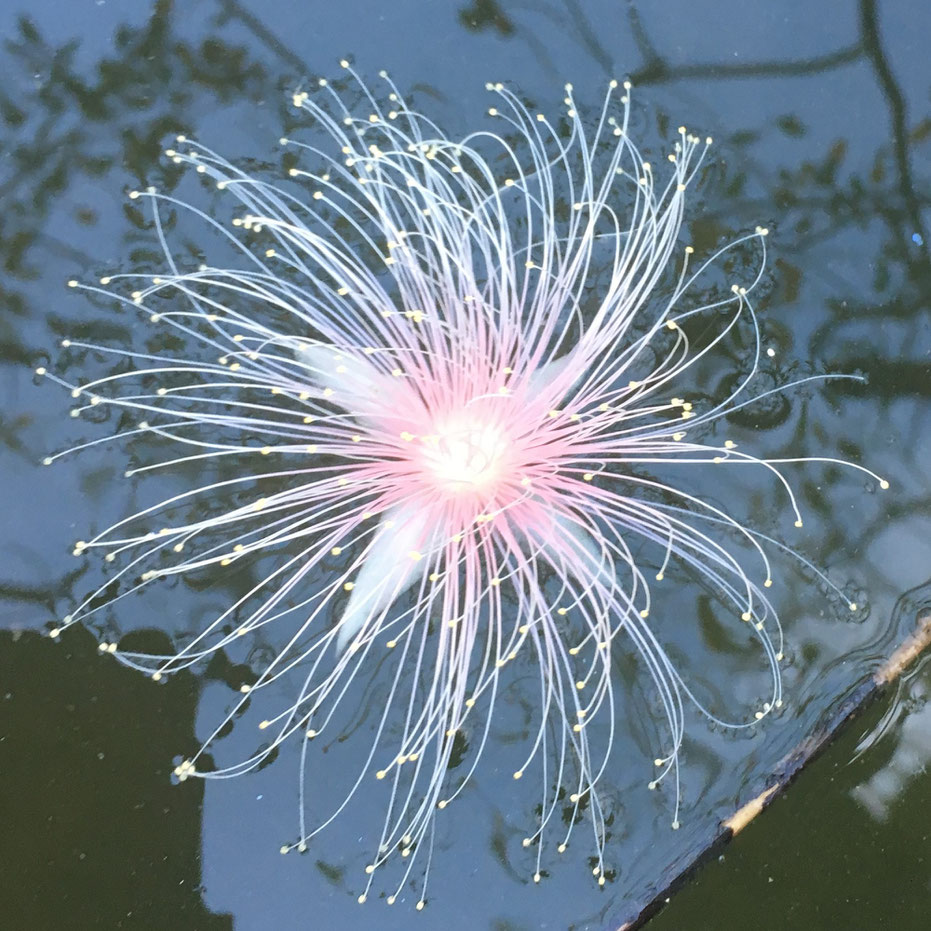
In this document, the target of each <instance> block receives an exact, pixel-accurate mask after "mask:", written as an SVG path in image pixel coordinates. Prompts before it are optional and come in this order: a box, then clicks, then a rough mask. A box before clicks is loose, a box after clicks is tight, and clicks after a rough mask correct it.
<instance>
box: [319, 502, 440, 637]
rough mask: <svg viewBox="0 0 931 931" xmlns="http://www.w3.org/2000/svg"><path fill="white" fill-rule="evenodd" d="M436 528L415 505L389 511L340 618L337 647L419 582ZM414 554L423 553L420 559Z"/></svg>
mask: <svg viewBox="0 0 931 931" xmlns="http://www.w3.org/2000/svg"><path fill="white" fill-rule="evenodd" d="M435 538H436V533H435V529H434V528H431V529H430V530H428V528H427V527H426V521H425V519H424V517H423V515H421V514H418V513H417V511H416V510H415V509H414V508H412V507H397V508H394V509H393V510H391V511H386V512H385V516H384V518H383V519H382V522H381V526H379V528H378V530H377V532H376V537H375V543H374V545H373V547H372V549H371V550H370V551H369V553H368V555H367V556H366V557H365V561H364V562H363V564H362V568H361V570H360V571H359V575H358V577H357V578H356V579H355V580H354V583H353V589H352V594H351V595H350V596H349V603H348V604H347V605H346V610H345V611H344V612H343V616H342V617H341V618H340V621H339V634H338V635H337V640H336V649H337V651H338V652H342V651H343V650H344V649H345V648H346V646H347V645H348V644H349V643H350V642H351V641H352V640H353V639H354V638H355V637H356V635H357V634H359V632H360V631H362V630H363V629H364V628H365V627H366V625H367V623H368V622H369V621H370V620H371V619H373V618H375V617H377V616H378V615H379V614H380V613H381V612H382V611H383V610H384V609H385V608H386V607H387V606H388V605H390V604H391V602H393V601H395V600H396V599H398V598H400V597H401V595H403V594H404V592H406V591H407V590H408V589H409V588H410V587H411V586H412V585H414V584H416V583H417V582H419V581H420V580H421V579H422V578H423V576H424V574H425V573H426V571H427V568H428V566H429V565H430V560H429V559H428V558H427V555H428V552H429V549H430V546H431V541H433V540H434V539H435ZM412 554H423V555H422V556H421V557H420V558H416V557H415V556H414V555H412Z"/></svg>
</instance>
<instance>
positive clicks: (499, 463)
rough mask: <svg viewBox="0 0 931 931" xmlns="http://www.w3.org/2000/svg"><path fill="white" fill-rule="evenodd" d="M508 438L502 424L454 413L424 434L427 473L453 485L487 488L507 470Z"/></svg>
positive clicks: (456, 488)
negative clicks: (431, 432)
mask: <svg viewBox="0 0 931 931" xmlns="http://www.w3.org/2000/svg"><path fill="white" fill-rule="evenodd" d="M508 446H509V443H508V438H507V435H506V433H505V431H504V430H503V429H502V427H501V425H500V424H497V423H494V422H491V421H482V420H480V419H477V418H472V417H463V416H460V417H455V418H451V419H449V420H447V421H445V422H444V423H443V424H442V425H441V426H440V427H439V429H438V430H437V431H436V432H435V433H433V434H430V435H428V436H424V437H423V456H424V464H425V467H426V471H427V473H428V474H429V475H430V476H431V478H433V479H434V480H439V482H440V483H442V484H443V485H448V486H451V487H452V490H456V491H458V490H461V489H463V488H468V489H476V488H485V487H487V486H488V485H490V484H491V483H493V482H495V481H497V480H499V479H501V477H502V476H503V475H504V474H505V471H506V460H507V450H508Z"/></svg>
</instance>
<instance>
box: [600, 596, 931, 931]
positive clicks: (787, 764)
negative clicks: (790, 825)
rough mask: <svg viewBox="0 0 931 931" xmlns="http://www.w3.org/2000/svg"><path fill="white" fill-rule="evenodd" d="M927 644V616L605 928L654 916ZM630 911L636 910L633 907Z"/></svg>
mask: <svg viewBox="0 0 931 931" xmlns="http://www.w3.org/2000/svg"><path fill="white" fill-rule="evenodd" d="M929 644H931V614H928V615H925V616H924V617H920V618H919V619H918V623H917V625H916V626H915V630H914V631H913V632H912V633H911V634H909V636H908V637H906V638H905V640H904V641H903V642H902V643H901V644H900V645H899V647H898V648H897V649H896V650H894V651H893V653H892V654H891V655H890V656H889V658H888V659H887V660H886V661H885V662H884V663H883V664H882V666H880V667H879V669H877V670H876V672H874V673H873V675H872V676H871V677H870V678H869V679H868V680H867V681H866V682H864V683H863V684H862V685H861V686H860V687H859V688H858V689H856V690H855V691H854V692H853V693H852V694H851V695H850V696H849V697H848V698H847V699H846V700H845V701H844V702H842V703H841V704H840V705H839V706H838V707H837V708H836V709H835V711H834V713H833V714H832V715H831V716H830V717H829V718H828V719H827V720H826V721H825V722H824V723H823V724H821V725H820V726H819V727H818V728H817V729H816V730H815V731H813V732H812V733H811V734H809V735H808V736H807V737H806V738H805V739H804V740H802V742H801V743H799V744H798V746H796V747H795V749H794V750H792V751H791V752H790V753H789V754H788V755H787V756H785V757H784V758H783V759H782V761H781V762H780V763H779V764H778V765H777V767H776V769H775V772H774V774H773V777H772V782H771V784H770V785H769V786H768V787H767V788H766V789H764V790H763V791H762V792H760V794H759V795H757V796H756V797H755V798H753V799H751V800H750V801H748V802H746V803H745V804H744V805H741V807H740V808H738V809H737V810H736V811H735V812H734V813H733V814H732V815H731V816H730V817H729V818H725V819H724V820H723V821H722V822H721V823H720V825H719V826H718V830H717V831H716V832H715V833H714V835H713V836H712V837H710V838H709V839H708V842H707V844H705V846H704V847H703V848H701V849H700V850H699V851H697V852H696V853H695V855H694V856H693V857H692V859H691V860H690V861H689V863H688V864H687V865H686V866H685V867H684V868H683V869H682V870H681V872H680V873H679V874H678V875H677V876H676V877H675V878H674V879H673V880H672V881H671V882H669V883H668V884H667V885H666V887H665V888H664V889H663V890H662V891H660V892H659V894H658V895H656V896H655V897H654V898H653V899H652V900H651V901H650V902H648V903H647V904H645V905H643V906H641V907H640V910H639V912H637V914H636V915H634V916H632V917H628V918H626V919H622V920H620V921H615V922H612V923H611V924H610V925H609V927H610V928H611V929H617V931H636V929H637V928H642V927H643V926H644V925H645V924H646V923H647V921H649V920H650V918H652V917H653V916H654V915H656V914H657V912H659V911H660V910H661V909H662V908H663V906H664V905H665V904H666V903H667V902H668V901H669V898H670V896H671V895H672V894H673V893H674V892H675V891H676V890H677V889H679V888H680V887H681V886H682V885H684V883H685V881H686V880H687V879H688V878H689V877H690V876H691V875H692V874H693V873H694V872H695V870H696V869H698V867H700V866H701V865H702V864H703V863H705V862H706V861H708V860H709V859H711V857H713V856H716V855H717V854H718V853H719V852H720V850H721V849H722V848H723V847H724V846H726V845H727V844H728V843H729V842H730V840H731V839H732V838H733V837H735V836H736V835H737V834H739V833H740V832H741V831H742V830H743V829H744V828H745V827H746V826H747V825H748V824H750V822H751V821H753V819H754V818H756V816H757V815H759V814H760V813H761V812H762V811H763V810H764V809H765V808H767V807H768V806H769V805H770V804H771V803H772V801H773V800H774V799H775V798H777V797H778V796H779V795H781V794H782V793H783V792H784V791H785V790H786V789H787V788H788V787H789V785H790V784H791V783H792V782H793V781H794V779H795V777H796V776H798V774H799V773H800V772H801V770H802V768H803V767H805V766H806V765H807V764H808V763H810V762H811V761H812V760H813V759H815V757H817V756H819V755H820V754H821V752H822V751H823V750H825V749H826V748H827V746H828V745H829V744H830V742H831V741H832V740H833V739H834V738H835V737H836V736H837V735H838V734H839V733H840V731H841V729H842V728H843V727H844V725H845V724H847V722H848V721H851V720H853V719H854V718H855V717H857V716H859V715H860V714H861V713H862V712H863V711H865V710H866V709H867V708H868V707H869V706H870V705H871V704H872V703H873V701H875V700H876V699H877V698H879V697H880V696H881V695H882V694H883V693H884V692H885V691H886V689H887V688H888V687H889V685H891V684H892V683H894V682H895V681H896V680H897V679H898V678H899V677H900V676H901V675H902V673H903V672H905V670H907V669H908V668H909V666H911V665H912V663H914V661H915V660H916V659H917V658H918V657H919V656H920V655H921V653H922V651H924V650H925V649H926V648H927V647H928V646H929ZM634 907H635V908H636V907H637V906H634Z"/></svg>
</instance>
